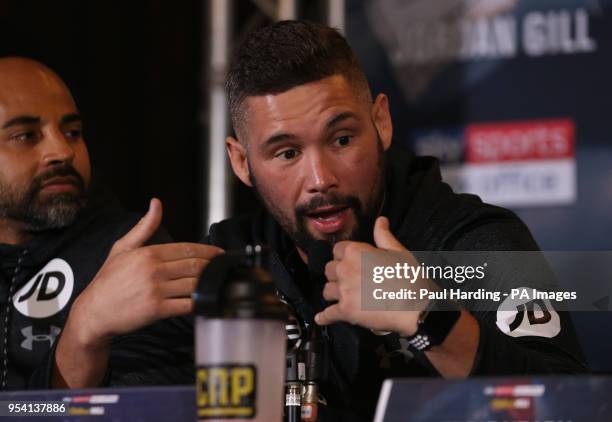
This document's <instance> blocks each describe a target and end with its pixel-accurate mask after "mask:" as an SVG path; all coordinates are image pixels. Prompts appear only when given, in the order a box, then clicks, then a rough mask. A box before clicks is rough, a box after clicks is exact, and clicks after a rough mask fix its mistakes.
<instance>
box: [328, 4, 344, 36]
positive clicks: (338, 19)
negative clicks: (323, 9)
mask: <svg viewBox="0 0 612 422" xmlns="http://www.w3.org/2000/svg"><path fill="white" fill-rule="evenodd" d="M327 24H328V25H329V26H331V27H332V28H336V29H338V30H339V31H340V32H341V33H342V34H344V32H345V29H346V4H345V0H328V1H327Z"/></svg>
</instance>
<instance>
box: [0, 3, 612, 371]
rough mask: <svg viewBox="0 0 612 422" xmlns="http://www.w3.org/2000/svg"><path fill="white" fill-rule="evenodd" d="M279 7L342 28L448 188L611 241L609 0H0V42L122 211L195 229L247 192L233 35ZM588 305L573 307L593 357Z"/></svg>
mask: <svg viewBox="0 0 612 422" xmlns="http://www.w3.org/2000/svg"><path fill="white" fill-rule="evenodd" d="M293 17H297V18H304V19H310V20H316V21H320V22H326V23H329V24H331V25H332V26H336V27H338V28H339V29H340V30H341V31H342V32H344V33H345V34H346V36H347V38H348V39H349V41H350V43H351V45H352V46H353V48H354V49H355V51H356V53H357V55H358V57H359V59H360V62H361V64H362V66H363V67H364V69H365V71H366V73H367V75H368V78H369V80H370V82H371V86H372V89H373V91H374V93H378V92H384V93H386V94H388V95H389V97H390V100H391V106H392V113H393V116H394V127H395V140H394V142H396V143H403V144H406V145H408V146H410V147H411V148H413V149H414V150H415V151H416V152H417V153H419V154H423V155H434V156H437V157H438V158H440V160H441V163H442V170H443V174H444V177H445V179H446V180H447V181H448V182H449V183H450V184H451V185H452V186H453V187H454V188H455V189H456V190H458V191H463V192H472V193H476V194H478V195H480V196H481V197H482V198H483V199H484V200H485V201H487V202H491V203H495V204H499V205H502V206H506V207H509V208H511V209H513V210H515V211H516V212H517V214H519V216H520V217H521V218H522V219H523V220H524V221H525V222H526V223H527V224H528V226H529V227H530V229H531V230H532V232H533V233H534V235H535V237H536V239H537V240H538V242H539V244H540V246H541V247H542V248H543V249H546V250H612V142H611V141H612V139H611V138H612V135H611V130H610V120H611V117H610V113H612V79H611V75H612V0H437V1H431V0H329V1H326V0H308V1H307V0H302V1H293V0H279V1H277V0H251V1H248V0H235V1H231V0H209V1H196V0H189V1H187V0H185V1H174V2H171V1H169V0H139V1H117V0H105V1H102V0H88V1H82V0H54V1H46V0H0V40H1V41H0V55H2V56H4V55H20V56H28V57H32V58H35V59H38V60H40V61H42V62H44V63H46V64H47V65H49V66H50V67H52V68H53V69H55V70H56V71H57V72H58V73H59V74H60V76H61V77H62V78H63V79H64V80H65V81H66V83H67V84H68V86H69V88H70V89H71V90H72V92H73V94H74V96H75V99H76V101H77V104H78V105H79V107H80V109H81V111H82V113H83V115H84V118H85V129H86V138H87V142H88V145H89V148H90V153H91V155H92V161H93V164H94V167H95V169H96V171H97V172H98V174H99V175H100V176H101V178H102V179H103V180H104V181H105V183H106V184H107V185H109V186H110V188H111V189H112V190H113V191H114V192H115V193H116V194H117V196H118V197H119V199H120V200H121V201H122V203H123V204H124V205H125V206H126V207H127V208H128V209H131V210H135V211H144V210H145V208H146V205H147V203H148V200H149V198H150V197H151V196H157V197H159V198H161V199H162V201H163V203H164V205H165V208H164V211H165V217H164V224H165V225H166V227H167V228H168V230H169V231H170V233H171V234H172V235H173V236H174V237H175V238H176V239H178V240H197V239H199V238H201V237H202V235H203V234H205V233H206V229H207V227H208V225H209V223H210V222H211V221H217V220H219V219H221V218H223V217H224V216H227V215H233V214H235V213H239V212H243V211H247V210H248V209H249V206H250V205H249V204H251V202H252V201H254V200H255V199H254V197H253V196H252V194H251V193H250V192H249V191H248V189H246V188H245V187H243V186H241V185H240V184H239V183H238V181H237V179H235V178H234V177H233V176H232V175H231V174H230V173H229V170H228V168H227V165H226V163H225V152H224V145H223V141H224V137H225V134H226V133H227V131H228V127H227V115H226V111H225V98H224V94H223V90H222V84H223V79H224V71H225V69H226V66H227V62H228V60H229V57H230V55H231V52H232V49H233V48H234V47H235V46H236V45H237V44H238V43H239V42H240V41H241V40H242V39H243V38H244V36H245V34H247V33H248V32H250V31H252V30H254V29H256V28H259V27H261V26H263V25H266V24H269V23H270V22H273V21H275V20H278V19H283V18H293ZM610 283H611V284H612V280H610ZM605 315H606V317H605V318H606V321H605V322H604V325H602V319H601V318H603V317H602V315H599V316H597V318H598V319H594V318H595V317H594V316H592V315H588V314H587V313H581V314H580V315H578V316H577V317H575V320H576V324H577V326H578V328H579V333H580V337H581V340H582V342H583V345H584V347H585V352H586V353H587V357H588V358H589V361H590V362H591V365H592V366H593V369H594V370H595V371H599V372H601V371H610V370H612V362H611V361H612V360H611V359H610V358H609V356H611V355H612V341H607V342H606V341H601V338H602V336H603V337H606V338H607V337H608V336H606V334H605V333H602V332H601V328H602V327H607V329H606V331H607V330H609V329H612V318H608V317H607V315H609V313H606V314H605ZM608 343H609V344H608Z"/></svg>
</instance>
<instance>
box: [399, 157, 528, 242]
mask: <svg viewBox="0 0 612 422" xmlns="http://www.w3.org/2000/svg"><path fill="white" fill-rule="evenodd" d="M395 174H396V175H397V174H399V175H400V176H399V177H400V178H401V182H402V185H403V186H401V187H396V188H395V190H394V192H393V196H394V198H393V199H394V202H395V204H394V206H393V210H392V212H395V220H396V221H395V225H396V230H397V231H398V232H399V236H400V237H404V240H406V241H407V243H409V244H415V246H417V247H419V248H423V249H426V250H430V249H446V250H452V249H461V250H468V249H470V250H474V249H481V250H498V249H505V250H508V249H516V250H533V249H537V244H536V242H535V241H534V239H533V237H532V236H531V233H530V232H529V229H528V228H527V226H526V225H525V224H524V223H523V222H522V221H521V219H520V218H519V217H518V216H517V215H516V214H515V213H514V212H513V211H511V210H509V209H506V208H502V207H499V206H495V205H491V204H488V203H485V202H483V201H482V200H481V199H480V198H479V197H478V196H477V195H473V194H468V193H457V192H455V191H454V190H453V189H452V188H451V187H450V186H449V185H448V184H447V183H446V182H445V181H443V180H442V177H441V174H440V168H439V164H438V161H437V159H435V158H433V157H415V156H412V157H411V165H410V166H409V168H406V169H404V170H403V171H401V170H400V171H398V168H397V165H396V168H395ZM396 177H397V176H396ZM392 226H393V220H392ZM400 240H402V239H400Z"/></svg>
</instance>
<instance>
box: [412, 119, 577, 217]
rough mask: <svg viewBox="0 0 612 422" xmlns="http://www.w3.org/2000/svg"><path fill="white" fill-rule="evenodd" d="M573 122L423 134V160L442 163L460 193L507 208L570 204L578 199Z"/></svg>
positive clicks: (418, 144)
mask: <svg viewBox="0 0 612 422" xmlns="http://www.w3.org/2000/svg"><path fill="white" fill-rule="evenodd" d="M575 132H576V130H575V125H574V121H573V120H572V119H568V118H559V119H543V120H523V121H510V122H489V123H474V124H470V125H467V126H465V127H453V128H441V129H430V130H417V131H415V132H414V133H413V137H412V139H413V145H414V148H415V151H416V153H417V154H418V155H431V156H434V157H437V158H439V159H440V161H441V170H442V176H443V178H444V180H445V181H446V182H448V183H449V184H450V185H451V186H452V187H453V188H454V189H455V190H456V191H458V192H468V193H474V194H477V195H479V196H480V197H481V198H482V199H483V200H484V201H486V202H489V203H493V204H498V205H503V206H519V207H520V206H546V205H568V204H571V203H573V202H574V201H575V200H576V162H575V137H576V136H575Z"/></svg>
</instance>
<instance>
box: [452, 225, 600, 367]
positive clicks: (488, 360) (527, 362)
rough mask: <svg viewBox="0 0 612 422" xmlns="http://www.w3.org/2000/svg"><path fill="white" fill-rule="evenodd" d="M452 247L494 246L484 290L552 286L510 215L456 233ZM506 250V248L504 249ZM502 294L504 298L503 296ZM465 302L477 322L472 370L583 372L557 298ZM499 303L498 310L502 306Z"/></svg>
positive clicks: (569, 325) (551, 279)
mask: <svg viewBox="0 0 612 422" xmlns="http://www.w3.org/2000/svg"><path fill="white" fill-rule="evenodd" d="M453 249H454V250H472V251H474V250H478V251H494V252H490V255H489V256H492V257H493V260H495V259H497V260H498V264H499V265H497V266H496V269H495V270H493V269H492V268H491V265H489V269H492V271H491V274H487V278H486V279H485V281H486V283H487V284H488V285H487V289H488V290H493V291H500V292H506V293H507V292H509V291H510V289H512V288H521V287H527V288H529V289H532V288H534V289H537V290H540V291H550V290H554V289H555V282H554V276H553V275H552V272H551V270H550V268H549V267H548V264H547V263H546V260H545V259H544V257H543V256H542V254H541V253H540V252H538V247H537V244H536V243H535V241H534V240H533V238H532V237H531V234H530V233H529V231H528V229H527V227H526V226H525V225H524V224H523V223H522V222H521V221H520V220H519V219H518V218H517V217H514V216H513V215H512V214H511V216H510V217H508V218H502V219H493V220H490V221H488V222H487V223H485V224H481V225H476V226H472V227H470V228H469V229H466V230H465V231H464V232H463V233H461V234H459V235H458V236H457V237H456V243H455V244H454V245H453ZM504 251H505V252H504ZM502 299H503V298H502ZM531 302H532V303H529V302H527V303H525V304H524V305H523V304H520V303H519V304H518V305H519V306H518V307H516V306H515V305H516V303H512V306H511V307H510V308H513V309H514V311H513V312H512V311H511V312H508V309H509V307H508V304H509V303H508V302H507V301H505V306H504V305H503V303H504V301H503V300H502V301H500V303H499V305H495V306H490V305H491V304H489V305H488V306H481V309H479V307H478V305H475V304H470V308H469V310H470V312H471V313H472V315H474V316H475V317H476V319H477V320H478V323H479V326H480V341H479V345H478V350H477V354H476V358H475V362H474V366H473V369H472V374H473V375H513V374H522V375H526V374H568V373H574V374H575V373H584V372H587V371H588V369H587V365H586V363H585V359H584V357H583V354H582V351H581V348H580V345H579V343H578V340H577V336H576V333H575V330H574V327H573V324H572V321H571V317H570V314H569V312H568V311H566V310H564V309H565V308H564V307H562V306H561V305H559V302H553V301H549V300H538V301H531ZM502 308H503V310H502Z"/></svg>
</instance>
